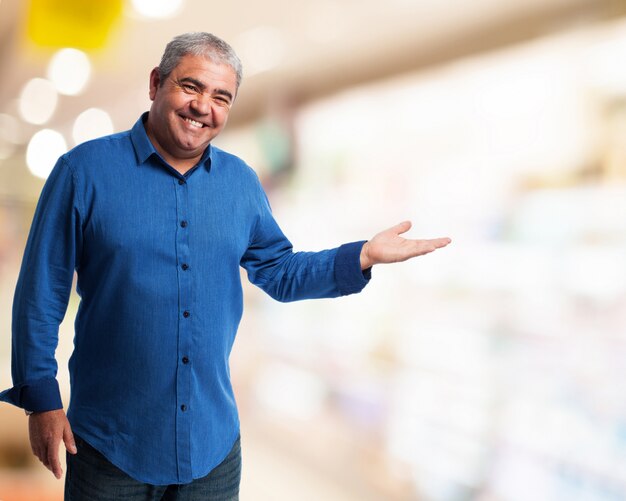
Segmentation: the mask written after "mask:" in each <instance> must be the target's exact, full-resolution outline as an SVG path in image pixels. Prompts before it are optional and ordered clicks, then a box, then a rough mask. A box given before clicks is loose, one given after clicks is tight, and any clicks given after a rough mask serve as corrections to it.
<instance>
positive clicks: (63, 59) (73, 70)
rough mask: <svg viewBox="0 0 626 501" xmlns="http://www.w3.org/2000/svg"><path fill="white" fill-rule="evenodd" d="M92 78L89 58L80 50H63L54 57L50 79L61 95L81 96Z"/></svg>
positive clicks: (50, 67)
mask: <svg viewBox="0 0 626 501" xmlns="http://www.w3.org/2000/svg"><path fill="white" fill-rule="evenodd" d="M90 76H91V63H90V62H89V57H88V56H87V54H85V53H84V52H83V51H80V50H78V49H71V48H66V49H61V50H59V51H58V52H56V53H55V54H54V56H52V59H51V60H50V64H49V65H48V78H49V79H50V81H52V83H54V85H55V87H56V89H57V91H58V92H59V93H60V94H65V95H67V96H75V95H76V94H80V93H81V92H82V91H83V90H84V88H85V86H86V85H87V82H88V81H89V77H90Z"/></svg>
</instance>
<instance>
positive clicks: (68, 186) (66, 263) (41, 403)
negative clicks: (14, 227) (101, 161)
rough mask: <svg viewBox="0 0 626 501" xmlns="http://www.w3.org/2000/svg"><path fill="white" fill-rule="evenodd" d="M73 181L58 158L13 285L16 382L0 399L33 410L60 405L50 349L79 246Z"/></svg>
mask: <svg viewBox="0 0 626 501" xmlns="http://www.w3.org/2000/svg"><path fill="white" fill-rule="evenodd" d="M75 181H76V180H75V175H74V172H73V170H72V169H71V168H70V165H68V164H67V162H66V160H65V159H64V157H61V158H60V159H59V161H58V162H57V164H56V165H55V167H54V169H53V170H52V172H51V174H50V176H49V178H48V180H47V181H46V183H45V185H44V188H43V191H42V193H41V196H40V198H39V203H38V204H37V208H36V210H35V216H34V219H33V223H32V226H31V229H30V233H29V236H28V240H27V243H26V250H25V252H24V258H23V260H22V266H21V269H20V274H19V277H18V281H17V286H16V289H15V296H14V300H13V322H12V358H11V373H12V377H13V385H14V386H13V387H12V388H10V389H8V390H6V391H3V392H2V393H0V400H1V401H5V402H8V403H11V404H13V405H16V406H18V407H22V408H24V409H26V410H28V411H33V412H43V411H48V410H54V409H60V408H62V407H63V404H62V401H61V396H60V392H59V386H58V383H57V381H56V375H57V362H56V359H55V356H54V352H55V350H56V347H57V344H58V331H59V325H60V323H61V321H62V320H63V317H64V316H65V311H66V309H67V304H68V301H69V296H70V291H71V288H72V279H73V274H74V269H75V268H76V265H77V260H78V257H79V256H80V254H81V248H82V231H81V223H80V217H79V203H78V196H77V190H76V182H75Z"/></svg>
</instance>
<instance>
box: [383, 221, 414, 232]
mask: <svg viewBox="0 0 626 501" xmlns="http://www.w3.org/2000/svg"><path fill="white" fill-rule="evenodd" d="M411 226H412V223H411V221H402V222H401V223H398V224H396V225H395V226H393V227H392V228H389V231H392V232H393V233H394V234H395V235H402V234H403V233H406V232H407V231H409V230H410V229H411Z"/></svg>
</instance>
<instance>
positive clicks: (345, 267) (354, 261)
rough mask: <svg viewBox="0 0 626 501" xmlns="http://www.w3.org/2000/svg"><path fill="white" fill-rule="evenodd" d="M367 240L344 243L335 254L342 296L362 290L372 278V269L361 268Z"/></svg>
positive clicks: (336, 279)
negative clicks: (362, 252)
mask: <svg viewBox="0 0 626 501" xmlns="http://www.w3.org/2000/svg"><path fill="white" fill-rule="evenodd" d="M365 242H366V241H365V240H362V241H359V242H351V243H348V244H343V245H342V246H341V247H339V249H338V250H337V255H336V256H335V281H336V283H337V288H338V289H339V292H340V293H341V295H342V296H346V295H348V294H355V293H357V292H361V291H362V290H363V288H364V287H365V286H366V285H367V284H368V283H369V281H370V279H371V278H372V269H371V268H368V269H367V270H361V259H360V257H361V249H362V248H363V245H364V244H365Z"/></svg>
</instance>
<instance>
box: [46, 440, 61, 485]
mask: <svg viewBox="0 0 626 501" xmlns="http://www.w3.org/2000/svg"><path fill="white" fill-rule="evenodd" d="M59 445H60V441H54V442H53V443H52V444H51V445H50V447H48V455H47V464H46V467H47V468H48V469H49V470H50V471H51V472H52V473H53V474H54V476H55V477H56V478H61V476H62V475H63V470H62V469H61V462H60V461H59ZM44 464H45V463H44Z"/></svg>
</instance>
